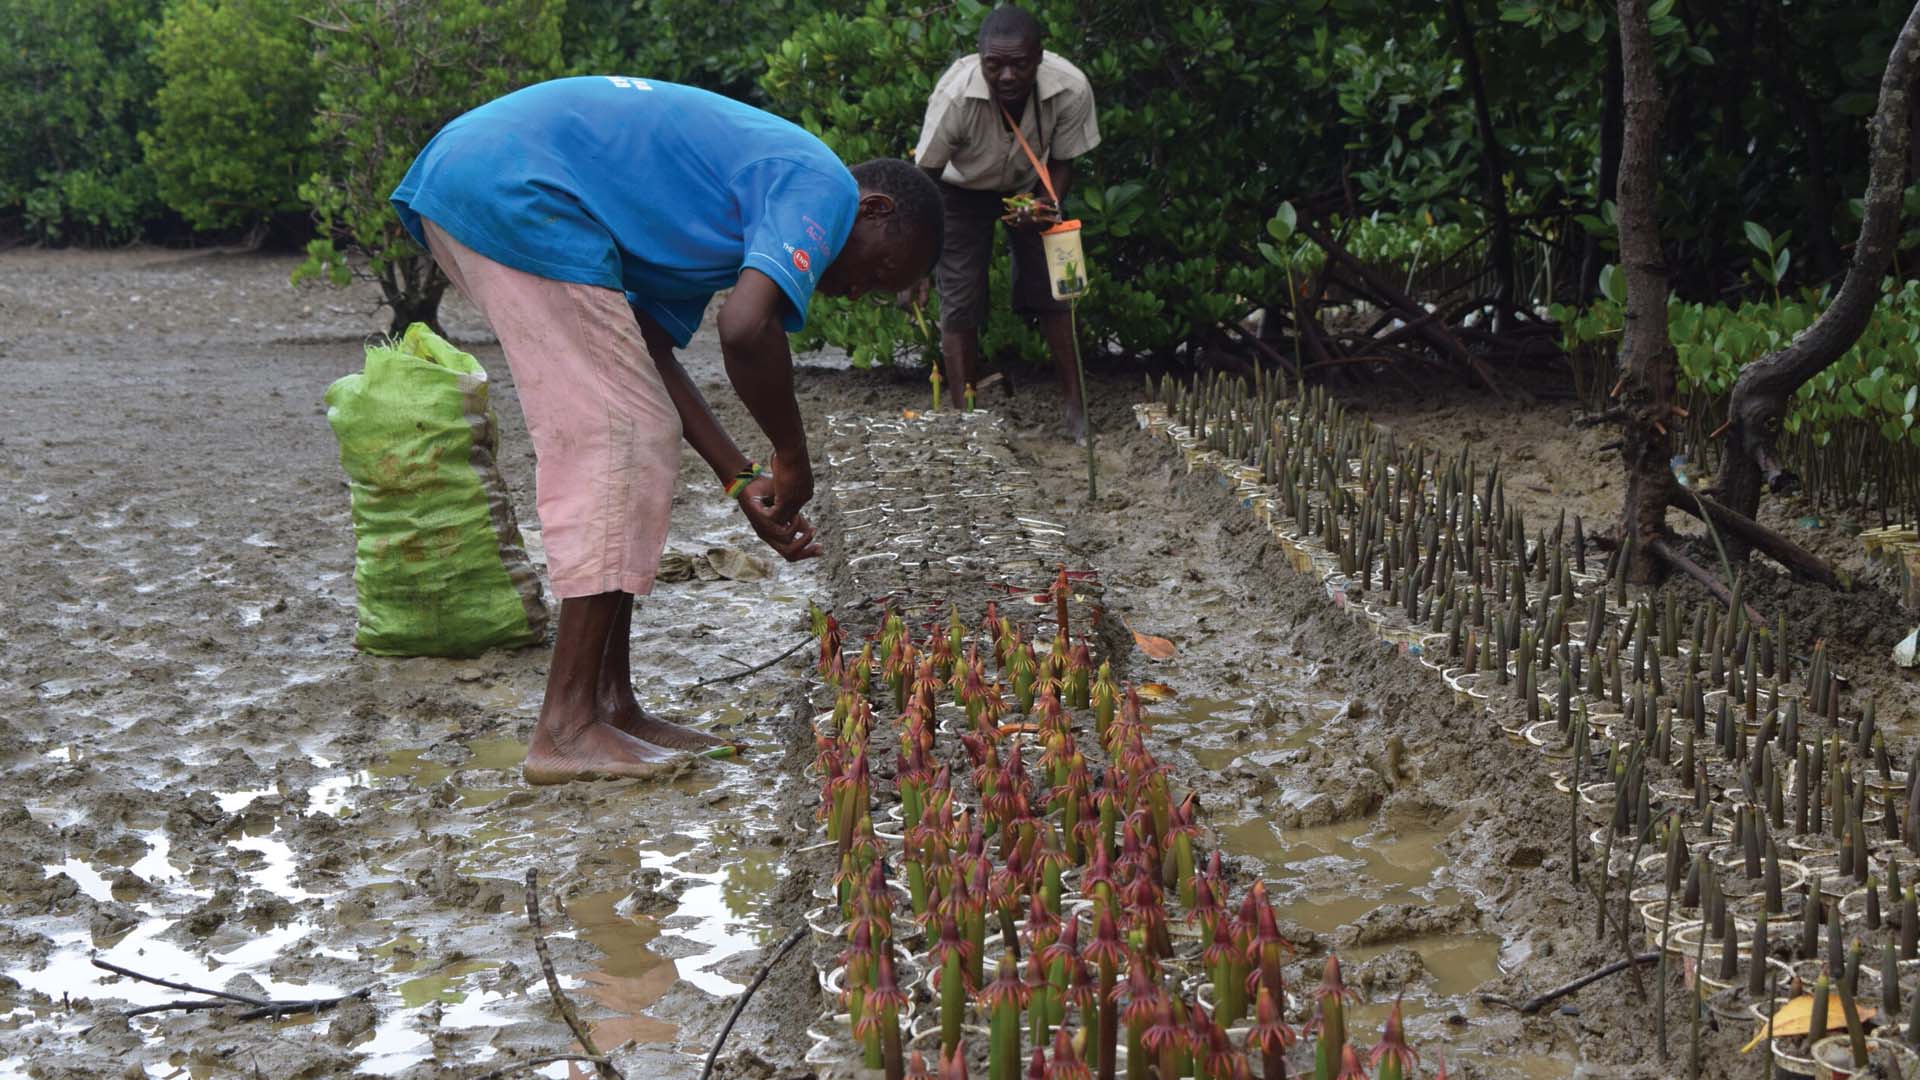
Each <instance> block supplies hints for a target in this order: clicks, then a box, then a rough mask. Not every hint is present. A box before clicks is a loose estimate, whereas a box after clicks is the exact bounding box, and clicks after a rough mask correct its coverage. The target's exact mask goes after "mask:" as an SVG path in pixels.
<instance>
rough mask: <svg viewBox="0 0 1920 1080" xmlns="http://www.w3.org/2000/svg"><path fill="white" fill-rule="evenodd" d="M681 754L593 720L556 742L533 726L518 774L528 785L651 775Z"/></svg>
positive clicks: (625, 778) (622, 778)
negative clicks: (558, 742) (523, 761)
mask: <svg viewBox="0 0 1920 1080" xmlns="http://www.w3.org/2000/svg"><path fill="white" fill-rule="evenodd" d="M680 756H681V755H680V754H679V752H677V751H675V750H671V749H668V748H667V747H664V746H659V745H656V744H653V743H648V742H642V741H641V740H639V739H636V738H634V737H633V736H631V735H629V734H627V733H626V732H624V731H621V730H619V729H618V728H615V727H613V726H612V725H611V724H604V723H599V722H595V723H592V724H589V725H587V726H586V727H584V728H581V729H580V730H579V731H578V732H577V733H575V734H574V735H572V737H570V738H568V739H567V740H566V741H565V743H564V744H561V745H556V744H555V742H554V740H553V739H552V737H551V736H549V735H548V733H547V730H546V729H545V728H544V727H536V728H535V729H534V732H533V744H532V745H531V746H529V747H528V748H527V760H526V763H525V765H523V766H522V769H521V772H522V775H524V776H525V777H526V780H527V783H529V784H564V783H566V782H567V781H569V780H627V779H637V778H641V777H647V776H652V775H654V774H655V773H658V772H660V771H661V770H662V769H664V768H665V767H667V766H668V765H669V764H670V763H671V762H673V761H674V760H676V759H677V758H679V757H680Z"/></svg>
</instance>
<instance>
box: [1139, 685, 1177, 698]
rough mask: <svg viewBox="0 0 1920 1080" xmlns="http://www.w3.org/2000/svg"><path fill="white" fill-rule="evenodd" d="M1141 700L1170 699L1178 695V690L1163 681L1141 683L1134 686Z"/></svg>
mask: <svg viewBox="0 0 1920 1080" xmlns="http://www.w3.org/2000/svg"><path fill="white" fill-rule="evenodd" d="M1134 692H1135V693H1137V694H1139V695H1140V700H1141V701H1170V700H1172V699H1173V698H1175V697H1178V696H1179V691H1177V690H1175V689H1174V688H1173V687H1171V686H1168V685H1167V684H1166V683H1163V682H1148V683H1141V684H1140V685H1139V686H1137V687H1135V688H1134Z"/></svg>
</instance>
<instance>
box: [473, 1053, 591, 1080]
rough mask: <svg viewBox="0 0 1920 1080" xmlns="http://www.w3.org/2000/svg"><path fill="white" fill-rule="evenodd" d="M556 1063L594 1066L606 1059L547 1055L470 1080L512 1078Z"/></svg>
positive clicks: (581, 1055) (576, 1055)
mask: <svg viewBox="0 0 1920 1080" xmlns="http://www.w3.org/2000/svg"><path fill="white" fill-rule="evenodd" d="M557 1061H584V1062H587V1063H588V1064H590V1065H596V1066H598V1065H605V1064H607V1059H606V1058H604V1057H595V1056H593V1055H592V1054H548V1055H546V1056H545V1057H535V1058H528V1059H527V1060H525V1061H516V1062H514V1063H513V1064H511V1065H502V1066H501V1067H499V1068H497V1069H494V1070H493V1071H492V1072H483V1073H481V1074H480V1075H478V1076H475V1077H473V1078H472V1080H500V1078H501V1077H503V1076H512V1075H513V1074H514V1073H517V1072H519V1071H520V1070H521V1069H537V1068H539V1067H540V1066H542V1065H552V1064H553V1063H555V1062H557Z"/></svg>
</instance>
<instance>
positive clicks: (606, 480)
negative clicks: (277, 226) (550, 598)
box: [421, 221, 680, 600]
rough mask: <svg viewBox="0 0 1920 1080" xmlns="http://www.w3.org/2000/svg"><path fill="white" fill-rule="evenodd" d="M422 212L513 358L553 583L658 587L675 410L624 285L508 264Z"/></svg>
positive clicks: (443, 262) (437, 249)
mask: <svg viewBox="0 0 1920 1080" xmlns="http://www.w3.org/2000/svg"><path fill="white" fill-rule="evenodd" d="M421 224H422V227H423V229H424V231H425V232H426V236H427V247H428V248H429V249H430V250H431V251H432V252H433V259H434V261H435V262H437V263H439V264H440V269H442V270H444V271H446V275H447V278H448V279H449V280H451V281H452V282H453V287H454V288H456V289H458V290H460V294H461V295H462V296H464V297H466V298H467V300H468V302H470V303H471V304H473V306H474V307H476V308H479V309H480V314H481V315H483V316H485V317H486V320H487V323H488V324H489V325H490V326H492V327H493V332H494V334H495V335H496V336H498V337H499V338H500V347H501V348H502V349H503V350H504V351H505V352H506V354H507V366H508V367H509V368H511V369H512V370H513V382H514V386H515V388H516V390H517V391H518V392H519V395H520V408H521V411H522V412H524V413H525V414H526V417H527V433H528V434H529V435H531V436H532V437H533V453H534V477H533V479H534V504H535V506H536V507H537V508H538V509H539V512H540V525H541V533H540V535H541V540H542V541H543V543H544V544H545V546H546V549H547V572H548V578H549V580H550V582H551V584H552V586H553V592H554V595H555V596H558V597H560V598H561V599H563V600H564V599H566V598H568V597H575V596H593V595H595V594H597V593H605V592H626V593H635V594H644V593H647V592H650V591H652V589H653V578H654V574H655V573H657V572H658V571H659V568H660V553H661V551H662V549H664V548H665V547H666V543H667V522H668V518H669V516H670V515H671V512H672V507H673V489H674V485H675V483H676V482H677V481H678V478H679V474H680V414H679V413H678V412H676V411H675V410H674V407H673V399H672V398H670V397H668V396H667V388H666V384H665V383H663V382H662V381H661V380H660V371H659V369H658V368H657V367H655V366H654V363H653V357H652V355H651V354H650V353H648V352H647V346H646V342H645V340H644V339H643V338H642V337H641V335H640V324H639V323H638V322H636V321H635V320H634V317H633V311H632V309H630V308H629V307H627V301H626V297H625V296H624V295H623V294H621V293H620V292H618V291H616V290H613V289H604V288H600V287H598V286H594V285H578V284H574V283H572V282H566V281H554V280H552V279H550V278H543V277H540V276H538V275H535V274H529V273H526V272H525V271H522V270H515V269H513V268H512V267H510V266H503V265H501V264H500V263H497V262H495V261H493V260H492V259H489V258H487V257H486V256H485V255H482V254H480V253H479V252H477V251H474V250H473V249H472V248H469V247H467V246H466V245H464V244H462V243H460V241H458V240H455V239H454V238H453V237H451V236H449V235H447V233H446V231H445V230H443V229H441V228H440V227H439V226H438V225H436V224H434V223H433V222H431V221H423V222H422V223H421Z"/></svg>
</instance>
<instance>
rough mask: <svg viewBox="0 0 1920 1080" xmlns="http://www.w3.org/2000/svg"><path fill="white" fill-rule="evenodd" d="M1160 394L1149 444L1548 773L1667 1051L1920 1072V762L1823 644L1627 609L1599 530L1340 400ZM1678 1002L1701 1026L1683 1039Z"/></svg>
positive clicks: (1743, 622) (1571, 855) (1600, 923)
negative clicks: (1157, 445) (1154, 439)
mask: <svg viewBox="0 0 1920 1080" xmlns="http://www.w3.org/2000/svg"><path fill="white" fill-rule="evenodd" d="M1149 393H1150V395H1151V396H1152V397H1153V399H1154V400H1151V401H1149V402H1146V403H1144V404H1142V405H1140V406H1137V407H1136V410H1135V411H1136V415H1137V417H1138V420H1139V423H1140V426H1141V427H1142V428H1143V429H1144V430H1146V431H1148V432H1149V433H1151V434H1153V435H1155V436H1158V437H1160V438H1162V439H1165V440H1166V441H1167V442H1168V443H1169V444H1170V445H1171V447H1172V448H1173V450H1174V451H1175V452H1176V453H1178V454H1179V456H1180V458H1181V460H1182V461H1184V463H1185V466H1186V468H1187V471H1188V472H1189V473H1190V474H1192V475H1193V477H1194V479H1195V482H1200V483H1208V484H1212V485H1215V486H1217V487H1219V488H1220V489H1221V490H1222V491H1223V492H1224V493H1226V495H1227V496H1228V497H1230V498H1231V499H1233V500H1234V501H1236V502H1238V504H1239V505H1240V506H1241V508H1242V509H1244V510H1245V511H1246V512H1248V513H1250V514H1252V515H1253V516H1254V517H1256V518H1257V519H1258V520H1259V522H1260V523H1261V524H1262V525H1263V526H1264V527H1265V528H1266V529H1267V530H1269V531H1270V532H1271V533H1272V536H1273V540H1274V543H1275V544H1277V545H1278V546H1279V547H1280V548H1282V549H1283V550H1284V551H1285V552H1286V554H1287V562H1288V564H1289V565H1290V566H1291V567H1292V569H1293V570H1294V571H1295V572H1297V573H1301V574H1306V575H1311V576H1312V577H1313V578H1315V579H1316V580H1318V581H1319V583H1320V584H1321V585H1322V587H1323V588H1324V590H1325V593H1326V595H1327V597H1328V600H1329V601H1330V602H1331V603H1332V604H1334V605H1336V606H1337V607H1338V608H1340V609H1341V610H1342V611H1344V612H1346V613H1347V614H1349V615H1350V616H1351V617H1352V618H1354V619H1356V620H1360V621H1362V622H1363V623H1365V624H1366V626H1367V627H1368V628H1369V629H1370V630H1371V632H1372V633H1373V634H1374V636H1375V637H1376V638H1377V639H1378V640H1379V642H1380V643H1381V647H1382V648H1385V649H1391V650H1395V651H1398V652H1401V653H1404V654H1407V655H1408V656H1409V657H1411V658H1417V659H1418V660H1419V661H1420V662H1421V663H1423V664H1424V665H1426V666H1427V667H1428V668H1430V669H1432V671H1433V675H1434V677H1435V678H1436V679H1443V680H1445V682H1446V684H1447V685H1448V686H1449V687H1450V688H1451V690H1452V691H1453V693H1454V695H1455V697H1456V699H1457V701H1458V702H1459V703H1460V704H1461V705H1463V706H1467V707H1470V708H1473V709H1475V710H1476V712H1478V713H1479V714H1481V715H1483V716H1484V718H1485V719H1484V723H1485V725H1486V726H1485V728H1484V730H1485V731H1486V733H1487V737H1494V738H1507V739H1511V740H1513V741H1514V742H1515V743H1516V744H1517V745H1523V746H1528V747H1531V748H1533V749H1535V750H1536V751H1538V752H1539V754H1540V755H1541V756H1542V757H1543V758H1545V759H1546V760H1545V762H1543V769H1542V774H1543V780H1544V779H1546V778H1550V779H1551V781H1552V782H1553V783H1554V784H1555V785H1556V786H1557V787H1558V788H1559V789H1560V791H1561V792H1562V793H1563V794H1564V795H1565V796H1566V799H1567V802H1566V805H1567V815H1566V831H1565V834H1564V843H1565V845H1566V851H1567V855H1568V858H1567V859H1566V866H1567V872H1568V873H1569V875H1570V876H1571V878H1572V880H1573V882H1574V883H1575V884H1576V885H1578V886H1580V887H1581V888H1582V889H1584V890H1585V891H1586V892H1587V893H1588V894H1589V895H1590V896H1591V904H1592V907H1591V910H1592V911H1593V913H1594V919H1595V923H1594V925H1595V927H1596V930H1595V932H1597V933H1599V934H1602V935H1606V936H1608V937H1617V939H1618V941H1619V945H1620V949H1621V951H1622V953H1627V952H1635V953H1640V954H1641V955H1644V956H1647V957H1649V958H1650V959H1649V960H1648V961H1647V962H1649V963H1654V964H1657V968H1658V980H1659V981H1658V983H1657V984H1655V985H1653V986H1652V987H1651V988H1650V992H1649V996H1654V995H1658V996H1657V999H1656V1000H1655V1001H1650V1002H1649V1003H1648V1004H1649V1007H1650V1010H1651V1011H1652V1012H1653V1014H1654V1023H1655V1024H1657V1025H1659V1027H1660V1032H1659V1038H1660V1040H1661V1042H1662V1043H1663V1045H1664V1043H1665V1042H1666V1040H1667V1038H1668V1035H1669V1034H1671V1035H1672V1036H1673V1037H1674V1038H1675V1039H1678V1040H1684V1041H1686V1042H1692V1043H1693V1044H1694V1048H1695V1049H1694V1051H1693V1052H1695V1053H1697V1052H1698V1050H1697V1047H1698V1045H1699V1044H1698V1041H1697V1040H1698V1039H1699V1034H1698V1033H1699V1031H1700V1029H1701V1027H1702V1026H1703V1025H1704V1026H1706V1027H1707V1028H1708V1029H1710V1030H1711V1029H1713V1028H1727V1029H1730V1030H1735V1031H1738V1033H1739V1035H1740V1038H1739V1040H1738V1042H1746V1041H1747V1039H1748V1038H1749V1037H1751V1038H1752V1039H1754V1040H1755V1044H1756V1045H1764V1046H1767V1047H1770V1049H1771V1050H1772V1054H1773V1058H1774V1061H1775V1064H1776V1067H1777V1068H1778V1070H1779V1072H1780V1074H1782V1075H1815V1074H1816V1073H1818V1074H1820V1075H1826V1074H1827V1073H1828V1072H1831V1073H1833V1074H1834V1075H1847V1074H1848V1070H1850V1069H1858V1070H1860V1073H1859V1074H1860V1075H1880V1074H1884V1075H1894V1074H1895V1072H1894V1070H1898V1072H1899V1074H1901V1075H1913V1074H1914V1073H1915V1071H1916V1069H1915V1068H1913V1067H1910V1062H1911V1060H1912V1057H1911V1055H1912V1053H1913V1048H1914V1046H1916V1045H1920V910H1916V908H1917V907H1920V905H1917V904H1916V897H1915V891H1914V888H1913V886H1914V885H1915V884H1916V879H1917V878H1920V829H1916V825H1920V787H1916V784H1915V777H1916V776H1920V759H1916V758H1915V756H1913V753H1914V752H1913V751H1912V750H1911V749H1910V748H1903V747H1901V746H1900V745H1898V744H1899V742H1900V740H1898V739H1894V738H1893V737H1892V736H1891V735H1890V734H1889V733H1888V732H1885V731H1882V730H1880V729H1879V727H1878V725H1877V723H1876V719H1875V715H1876V705H1875V702H1874V701H1873V700H1872V699H1871V698H1870V697H1868V696H1867V695H1865V694H1861V693H1856V692H1855V691H1853V689H1852V688H1851V687H1850V686H1849V684H1848V682H1847V680H1846V679H1845V677H1844V676H1843V675H1842V674H1841V673H1839V672H1837V671H1835V670H1833V668H1832V665H1831V664H1830V663H1829V661H1828V657H1827V654H1826V650H1825V648H1824V646H1823V645H1822V644H1821V643H1819V642H1813V643H1803V642H1798V641H1796V640H1795V638H1794V637H1793V636H1792V634H1791V627H1789V626H1788V625H1787V624H1786V623H1785V621H1784V619H1782V620H1781V621H1779V622H1776V623H1773V624H1771V625H1769V624H1766V623H1764V622H1762V621H1761V620H1760V619H1758V618H1757V617H1756V613H1755V612H1753V611H1752V609H1751V608H1749V607H1748V606H1747V605H1746V604H1745V603H1743V602H1742V600H1741V598H1740V597H1739V596H1738V595H1737V590H1736V595H1735V596H1734V597H1733V603H1732V604H1730V605H1727V606H1724V607H1723V606H1721V605H1719V604H1709V605H1703V606H1701V607H1699V608H1697V609H1693V610H1683V605H1681V604H1679V603H1677V602H1676V601H1675V599H1674V598H1673V597H1672V596H1671V595H1668V596H1667V597H1665V598H1664V599H1661V598H1656V597H1652V596H1647V595H1643V594H1640V593H1639V592H1637V591H1636V590H1630V589H1628V588H1627V587H1626V586H1625V584H1624V575H1623V574H1622V573H1621V572H1620V571H1621V568H1620V567H1618V566H1617V565H1612V564H1608V565H1605V566H1602V565H1597V564H1596V565H1594V566H1591V567H1590V566H1589V565H1588V564H1587V553H1588V545H1587V543H1586V540H1585V536H1584V523H1582V522H1581V521H1579V520H1578V519H1577V518H1576V519H1575V520H1574V521H1573V522H1572V523H1571V529H1570V530H1569V528H1568V522H1566V521H1565V519H1564V518H1562V519H1561V520H1560V521H1558V522H1556V523H1555V524H1554V526H1553V528H1552V529H1551V530H1548V529H1545V528H1536V527H1530V526H1529V524H1528V522H1527V521H1526V520H1525V518H1524V516H1523V515H1522V514H1521V512H1520V510H1519V509H1518V508H1517V507H1514V506H1509V505H1508V504H1507V501H1506V496H1505V491H1504V487H1503V484H1502V482H1501V479H1500V476H1499V472H1498V469H1497V468H1489V469H1487V470H1486V471H1484V472H1481V471H1480V470H1478V469H1477V468H1476V465H1475V463H1474V461H1473V460H1472V457H1471V454H1468V453H1463V454H1462V455H1461V457H1460V458H1458V459H1454V460H1446V461H1432V460H1430V459H1429V456H1428V455H1427V454H1426V453H1425V452H1424V451H1422V450H1419V449H1416V448H1408V447H1402V446H1399V445H1397V444H1396V443H1395V442H1394V440H1393V439H1392V438H1391V436H1390V435H1388V434H1387V433H1384V432H1382V431H1380V430H1378V429H1376V428H1374V427H1373V426H1372V425H1370V424H1367V423H1365V422H1363V421H1360V420H1358V419H1357V418H1354V417H1352V416H1349V415H1347V414H1346V413H1345V412H1344V411H1343V410H1342V409H1340V407H1339V406H1337V405H1336V404H1334V403H1332V402H1331V401H1329V400H1328V399H1327V398H1326V397H1325V396H1324V395H1321V394H1318V393H1312V392H1305V393H1293V392H1289V391H1288V389H1287V388H1286V387H1284V386H1283V385H1281V384H1280V383H1278V382H1277V381H1270V380H1268V379H1266V378H1265V377H1264V376H1262V377H1257V378H1256V379H1255V380H1254V381H1253V382H1252V383H1247V382H1244V381H1229V380H1226V379H1224V378H1215V379H1213V380H1211V381H1202V382H1198V383H1195V384H1193V385H1190V386H1184V387H1183V386H1176V385H1174V384H1173V383H1172V382H1171V381H1165V382H1163V383H1162V384H1161V385H1160V386H1158V387H1152V386H1150V387H1149ZM1901 766H1904V767H1901ZM1569 932H1572V933H1583V932H1585V931H1584V930H1583V929H1573V928H1570V929H1569ZM1653 957H1657V958H1658V959H1657V960H1654V959H1651V958H1653ZM1683 974H1684V978H1683V977H1682V976H1683ZM1681 995H1685V996H1687V997H1691V998H1692V999H1693V1000H1694V1002H1695V1008H1694V1009H1693V1010H1691V1012H1690V1013H1687V1014H1685V1015H1688V1016H1689V1017H1690V1019H1689V1020H1688V1021H1686V1023H1687V1028H1686V1029H1685V1030H1681V1031H1676V1032H1673V1033H1668V1032H1666V1031H1665V1024H1666V1017H1667V1012H1666V1010H1665V1009H1664V1007H1663V1005H1664V1002H1665V1001H1666V1000H1667V999H1668V997H1669V996H1672V997H1674V998H1675V999H1679V998H1680V996H1681ZM1541 1004H1545V1002H1542V1003H1541ZM1823 1040H1824V1041H1823ZM1682 1052H1686V1051H1684V1050H1683V1051H1682ZM1756 1056H1757V1055H1756ZM1675 1064H1676V1065H1678V1061H1676V1063H1675ZM1680 1067H1682V1068H1684V1067H1685V1066H1680ZM1744 1067H1745V1066H1742V1065H1740V1064H1739V1063H1737V1062H1727V1063H1724V1071H1727V1072H1730V1073H1737V1071H1738V1070H1740V1069H1742V1068H1744ZM1755 1067H1757V1066H1755Z"/></svg>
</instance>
